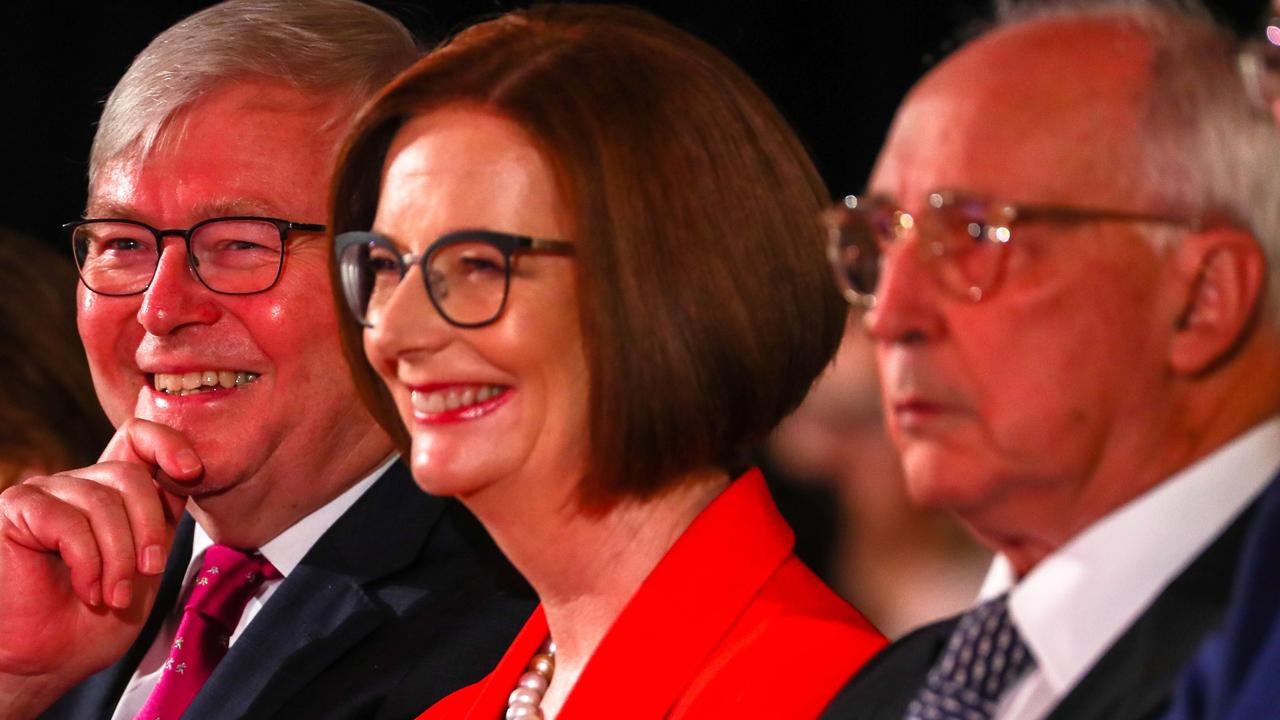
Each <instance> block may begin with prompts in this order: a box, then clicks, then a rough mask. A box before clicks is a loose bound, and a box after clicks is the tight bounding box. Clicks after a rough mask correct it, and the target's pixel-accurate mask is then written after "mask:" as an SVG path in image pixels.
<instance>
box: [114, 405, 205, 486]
mask: <svg viewBox="0 0 1280 720" xmlns="http://www.w3.org/2000/svg"><path fill="white" fill-rule="evenodd" d="M100 460H103V461H106V460H122V461H124V462H134V463H141V464H143V465H150V466H152V467H156V468H159V469H160V470H162V471H163V472H164V474H166V475H168V476H169V477H171V478H173V479H174V480H176V481H178V482H194V481H195V480H197V479H199V477H200V474H201V473H202V472H203V471H204V465H203V464H202V463H201V462H200V456H198V455H196V451H195V448H193V447H192V446H191V443H190V441H188V440H187V438H186V437H185V436H183V434H182V433H180V432H178V431H177V430H174V429H173V428H171V427H168V426H165V425H160V424H158V423H153V422H150V421H148V420H140V419H138V418H131V419H129V420H126V421H125V423H124V424H123V425H121V426H120V429H119V430H117V431H116V434H115V436H114V437H112V438H111V442H109V443H107V449H106V450H103V451H102V457H101V458H100Z"/></svg>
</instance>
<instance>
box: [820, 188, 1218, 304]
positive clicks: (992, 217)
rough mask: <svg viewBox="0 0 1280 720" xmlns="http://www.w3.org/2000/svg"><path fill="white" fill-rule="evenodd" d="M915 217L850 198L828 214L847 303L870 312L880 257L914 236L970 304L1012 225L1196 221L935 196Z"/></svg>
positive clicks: (999, 259)
mask: <svg viewBox="0 0 1280 720" xmlns="http://www.w3.org/2000/svg"><path fill="white" fill-rule="evenodd" d="M923 207H924V209H923V210H922V211H921V212H920V213H917V214H915V215H913V214H911V213H908V212H906V211H905V210H903V209H902V208H901V207H899V206H898V205H897V203H895V202H894V201H892V200H890V199H888V198H885V197H882V196H876V195H871V196H864V197H859V196H855V195H849V196H847V197H845V198H844V200H842V201H841V202H838V203H836V205H835V206H834V207H833V208H832V209H830V210H828V211H827V212H826V213H825V214H824V216H823V220H824V221H825V222H826V224H827V229H828V240H827V259H828V260H829V261H830V263H831V268H832V270H833V271H834V272H835V276H836V282H837V283H838V284H839V285H840V289H841V291H842V292H843V293H844V296H845V299H846V300H848V301H849V303H850V304H851V305H853V306H855V307H859V308H862V309H868V310H869V309H871V308H872V307H874V306H875V303H876V288H877V286H878V285H879V283H880V274H881V270H882V266H883V263H884V258H885V256H886V254H887V253H888V252H889V251H890V248H893V247H895V246H901V245H903V243H904V242H905V240H906V238H907V236H908V235H909V234H911V233H913V232H914V233H915V235H916V238H917V243H916V247H917V249H918V251H919V253H920V257H921V259H922V260H924V261H925V263H926V265H927V266H928V267H930V268H931V269H932V272H933V275H934V277H935V278H936V279H937V281H938V282H939V284H941V285H942V287H944V288H945V289H947V290H948V291H950V292H952V293H954V294H955V295H957V296H959V297H963V298H967V299H968V300H971V301H973V302H978V301H980V300H982V299H983V298H985V297H988V296H989V295H990V294H991V292H992V291H993V290H994V289H995V287H996V285H997V283H998V281H999V278H1000V275H1001V272H1002V270H1003V267H1004V257H1005V253H1006V252H1007V248H1008V246H1009V243H1010V242H1012V241H1013V240H1014V238H1015V235H1016V230H1017V225H1018V224H1019V223H1025V222H1030V221H1053V222H1099V221H1106V222H1142V223H1157V224H1161V225H1175V226H1181V227H1186V228H1189V229H1195V228H1197V227H1199V226H1200V222H1199V221H1198V220H1194V219H1189V218H1180V217H1172V216H1168V215H1157V214H1152V213H1141V212H1129V211H1125V210H1109V209H1101V208H1081V207H1070V206H1064V205H1037V204H1026V203H1013V202H1006V201H1003V200H993V199H991V198H986V197H981V196H978V195H970V194H966V193H962V192H955V191H948V190H941V191H937V192H933V193H930V194H929V195H928V197H927V198H926V201H925V203H924V206H923Z"/></svg>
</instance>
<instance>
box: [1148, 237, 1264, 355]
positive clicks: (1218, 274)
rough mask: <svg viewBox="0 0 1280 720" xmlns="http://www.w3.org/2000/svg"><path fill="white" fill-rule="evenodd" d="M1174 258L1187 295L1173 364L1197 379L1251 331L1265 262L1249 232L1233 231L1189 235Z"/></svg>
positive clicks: (1172, 350)
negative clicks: (1196, 375)
mask: <svg viewBox="0 0 1280 720" xmlns="http://www.w3.org/2000/svg"><path fill="white" fill-rule="evenodd" d="M1173 254H1174V257H1173V262H1174V263H1175V266H1176V270H1177V274H1178V276H1179V278H1180V280H1181V281H1182V284H1183V293H1184V295H1183V304H1182V309H1181V313H1180V314H1179V315H1178V322H1177V327H1175V328H1174V335H1173V342H1172V345H1171V348H1170V362H1171V364H1172V365H1173V368H1174V370H1175V371H1178V372H1181V373H1186V374H1191V375H1194V374H1199V373H1202V372H1204V371H1206V370H1209V369H1211V368H1212V367H1213V366H1214V365H1216V364H1217V363H1218V362H1220V361H1222V360H1223V359H1225V358H1227V357H1228V356H1229V355H1230V354H1231V353H1232V352H1234V350H1235V349H1236V348H1237V347H1238V346H1239V345H1240V344H1241V343H1242V342H1243V341H1244V340H1245V339H1246V338H1247V337H1248V335H1249V333H1250V332H1251V331H1252V328H1253V324H1254V319H1255V316H1256V315H1257V313H1258V312H1259V311H1260V307H1259V306H1260V303H1261V302H1262V299H1263V295H1264V294H1265V293H1266V289H1267V260H1266V257H1265V256H1264V255H1263V253H1262V248H1260V247H1259V246H1258V242H1257V241H1256V240H1255V239H1254V238H1253V236H1252V235H1251V234H1250V233H1249V232H1248V231H1246V230H1242V229H1239V228H1230V227H1224V228H1211V229H1208V230H1203V231H1200V232H1195V233H1191V234H1189V235H1188V236H1187V237H1185V238H1184V239H1183V241H1182V243H1181V244H1180V245H1179V246H1178V247H1177V249H1176V250H1174V253H1173Z"/></svg>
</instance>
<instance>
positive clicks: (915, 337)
mask: <svg viewBox="0 0 1280 720" xmlns="http://www.w3.org/2000/svg"><path fill="white" fill-rule="evenodd" d="M910 235H911V236H910V237H903V238H901V239H899V240H898V241H897V242H896V243H895V244H894V245H893V246H890V247H888V248H886V249H885V254H884V257H883V259H882V265H881V269H880V280H879V282H878V283H877V285H876V303H875V306H874V307H873V308H871V309H870V310H868V311H867V312H866V314H865V315H864V316H863V324H864V326H865V327H866V329H867V332H868V333H869V334H870V335H871V336H872V337H873V338H875V339H876V340H879V341H880V342H890V343H901V342H923V341H928V340H933V339H936V338H937V337H939V336H940V335H941V334H942V332H943V331H944V327H945V322H944V319H943V317H942V314H941V312H940V308H939V303H940V302H942V300H943V298H942V297H941V288H940V287H939V284H938V282H937V278H936V277H935V276H934V272H935V270H936V268H934V267H932V266H931V265H930V264H929V262H928V261H927V260H926V259H925V258H924V257H923V256H922V253H921V252H920V248H919V247H918V245H917V244H916V243H918V242H920V241H921V240H922V239H921V238H919V237H915V235H916V234H915V233H911V234H910Z"/></svg>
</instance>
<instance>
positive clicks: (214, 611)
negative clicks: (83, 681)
mask: <svg viewBox="0 0 1280 720" xmlns="http://www.w3.org/2000/svg"><path fill="white" fill-rule="evenodd" d="M278 577H280V573H279V571H277V570H276V569H275V568H274V567H272V566H271V563H269V562H267V560H266V558H264V557H262V556H261V555H246V554H245V553H243V552H240V551H239V550H235V549H233V548H229V547H227V546H225V545H213V546H211V547H210V548H209V549H208V550H205V553H204V563H203V564H202V565H201V567H200V574H198V575H196V580H195V585H194V586H193V587H192V589H191V597H190V599H188V600H187V607H186V609H185V610H184V611H183V613H182V622H181V623H180V624H179V625H178V634H177V635H176V636H175V637H174V639H173V647H172V648H170V650H169V659H168V660H165V663H164V673H163V674H162V675H161V676H160V682H159V683H157V684H156V687H155V689H154V690H152V691H151V695H150V696H149V697H148V698H147V703H146V704H145V705H143V706H142V710H141V711H139V712H138V716H137V720H177V718H178V717H179V716H181V715H182V713H183V712H184V711H185V710H186V709H187V706H188V705H190V704H191V699H192V698H194V697H195V696H196V693H197V692H198V691H199V690H200V686H201V685H204V681H205V680H208V679H209V675H210V674H211V673H213V669H214V668H215V667H216V666H217V665H218V661H219V660H221V659H222V656H223V655H226V654H227V645H228V643H229V642H230V640H231V632H232V631H233V630H235V627H236V625H237V624H239V622H240V615H241V614H242V613H244V606H245V605H247V604H248V602H249V598H251V597H253V595H254V593H256V592H257V591H258V588H259V587H261V585H262V583H263V582H264V581H266V580H271V579H274V578H278Z"/></svg>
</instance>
